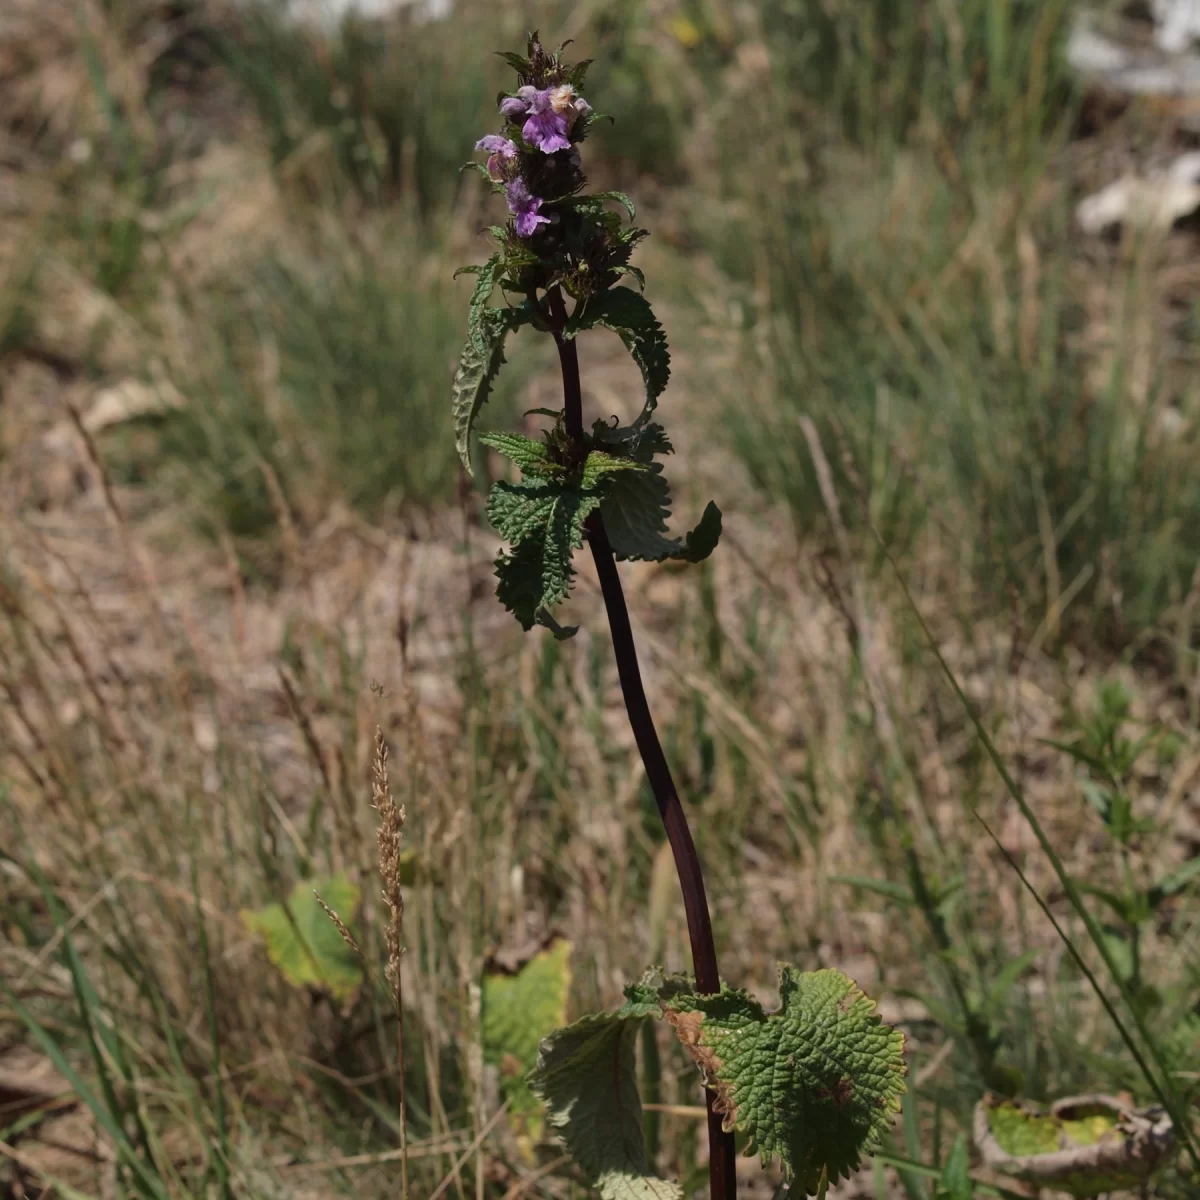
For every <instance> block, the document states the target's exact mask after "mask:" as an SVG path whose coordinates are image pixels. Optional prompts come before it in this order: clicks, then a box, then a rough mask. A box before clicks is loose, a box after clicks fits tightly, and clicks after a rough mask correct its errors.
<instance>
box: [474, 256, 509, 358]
mask: <svg viewBox="0 0 1200 1200" xmlns="http://www.w3.org/2000/svg"><path fill="white" fill-rule="evenodd" d="M499 270H500V252H499V251H497V252H496V253H495V254H493V255H492V256H491V258H489V259H488V260H487V262H485V263H483V264H481V266H480V267H479V270H478V272H477V275H478V278H477V279H476V280H475V290H474V291H473V292H472V293H471V306H470V308H469V309H468V310H467V333H468V335H469V336H470V337H473V338H474V339H475V342H476V344H477V345H478V346H479V347H480V349H483V348H485V342H484V332H483V314H484V312H485V311H486V307H487V302H488V300H490V299H491V296H492V292H494V291H495V290H496V275H497V274H498V273H499ZM499 311H501V312H502V311H503V309H501V310H499Z"/></svg>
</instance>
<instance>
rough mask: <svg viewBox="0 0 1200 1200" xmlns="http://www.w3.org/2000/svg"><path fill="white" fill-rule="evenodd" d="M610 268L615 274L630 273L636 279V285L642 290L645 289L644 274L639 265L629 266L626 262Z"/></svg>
mask: <svg viewBox="0 0 1200 1200" xmlns="http://www.w3.org/2000/svg"><path fill="white" fill-rule="evenodd" d="M612 270H613V273H614V274H616V275H632V276H633V277H634V279H636V280H637V281H638V287H639V288H641V290H642V291H643V292H644V291H645V290H646V276H645V275H643V274H642V269H641V267H631V266H629V265H628V264H626V265H625V266H621V267H613V268H612Z"/></svg>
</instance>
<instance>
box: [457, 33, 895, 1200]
mask: <svg viewBox="0 0 1200 1200" xmlns="http://www.w3.org/2000/svg"><path fill="white" fill-rule="evenodd" d="M563 49H564V47H560V48H559V49H558V50H557V51H555V52H554V53H553V54H550V53H547V51H546V50H545V49H544V48H543V46H542V45H541V42H540V41H539V39H538V36H537V34H536V33H535V34H532V35H530V38H529V43H528V46H527V51H526V54H525V55H524V56H521V55H516V54H506V55H504V56H503V57H504V58H505V59H506V60H507V61H508V63H509V64H510V65H511V66H512V67H513V68H514V69H515V70H516V72H517V88H516V90H515V91H513V92H511V93H504V94H502V95H501V96H500V98H499V100H498V106H499V113H500V116H501V117H502V118H503V120H504V128H503V130H502V131H501V132H499V133H491V134H488V135H486V136H484V137H482V138H480V140H479V141H478V143H477V144H476V149H477V150H480V151H484V152H486V154H487V155H488V158H487V162H486V164H480V163H478V162H475V163H472V164H469V165H470V166H472V167H474V168H475V169H476V170H477V171H479V173H480V174H481V175H482V176H483V177H484V179H486V180H487V181H488V183H489V185H490V186H491V187H492V189H493V190H494V191H495V192H496V193H497V194H502V195H503V196H504V198H505V201H506V202H507V205H508V211H509V214H510V219H509V220H508V222H507V224H505V225H502V226H500V225H498V226H492V228H491V234H492V236H493V238H494V240H495V243H496V248H495V250H494V251H493V253H492V254H491V255H490V257H489V258H488V260H487V261H486V262H485V263H483V264H481V265H478V266H472V267H464V268H462V271H466V272H473V273H474V274H475V275H476V276H477V280H476V285H475V290H474V293H473V295H472V297H471V305H470V316H469V320H468V331H467V341H466V344H465V346H464V347H463V351H462V356H461V358H460V360H459V366H458V373H457V375H456V377H455V382H454V422H455V432H456V441H457V446H458V451H459V454H460V456H461V457H462V461H463V464H464V466H465V467H466V469H467V470H468V471H470V469H471V453H470V451H471V435H472V432H473V430H474V425H475V421H476V418H477V417H478V415H479V412H480V410H481V408H482V407H483V405H484V403H485V402H486V401H487V397H488V392H489V390H490V387H491V384H492V381H493V380H494V379H495V377H496V374H497V372H498V371H499V370H500V367H501V366H502V365H503V363H504V343H505V339H506V337H507V335H508V334H509V333H512V332H514V331H515V330H517V329H520V328H521V327H523V326H525V325H530V326H532V327H533V328H535V329H538V330H542V331H545V332H549V333H550V334H552V335H553V337H554V340H555V344H556V346H557V348H558V355H559V363H560V366H561V368H562V378H563V407H562V408H561V409H560V410H538V411H539V413H541V415H544V416H548V417H551V418H553V425H552V426H551V428H549V429H547V430H546V431H545V433H544V434H543V435H542V437H541V438H530V437H525V436H523V435H519V434H513V433H490V434H484V435H483V436H482V437H481V438H480V441H481V442H483V443H484V444H485V445H487V446H490V447H491V448H492V449H494V450H496V451H498V452H499V453H500V454H502V455H504V456H505V457H507V458H508V459H510V460H511V461H512V462H513V463H514V464H515V465H516V466H517V467H518V468H519V470H520V472H521V476H522V477H521V480H520V481H519V482H517V483H511V482H507V481H501V482H498V483H496V484H495V485H494V486H493V488H492V491H491V495H490V496H489V499H488V508H487V511H488V517H489V519H490V520H491V522H492V524H493V525H494V526H495V527H496V529H497V531H498V532H499V533H500V535H501V536H502V537H503V538H504V539H505V540H506V541H507V542H508V543H509V548H508V549H507V550H504V551H502V552H501V553H500V555H499V557H498V558H497V560H496V576H497V589H496V590H497V595H498V596H499V598H500V600H501V601H502V602H503V603H504V605H505V606H506V607H507V608H508V609H509V610H510V611H511V612H512V613H513V615H514V616H515V617H516V618H517V620H518V621H519V622H520V623H521V625H522V627H523V628H525V629H527V630H528V629H531V628H533V626H534V625H543V626H546V627H547V628H549V629H550V630H551V631H552V632H553V633H554V635H555V636H556V637H560V638H566V637H570V636H571V635H572V634H573V633H574V632H575V628H573V627H564V626H562V625H560V624H559V622H558V621H557V620H556V619H555V617H554V615H553V611H552V610H553V609H554V608H555V607H556V606H557V605H558V604H559V603H560V602H561V601H563V600H564V599H566V597H567V595H568V593H569V592H570V589H571V584H572V580H573V577H574V566H573V557H574V552H575V551H576V550H577V549H581V548H582V546H583V543H584V541H585V539H586V541H587V544H588V548H589V550H590V551H591V555H592V560H593V562H594V563H595V567H596V573H597V576H598V578H599V581H600V589H601V592H602V593H603V596H604V602H605V608H606V611H607V615H608V622H609V628H610V632H611V634H612V640H613V649H614V652H615V656H616V660H617V670H618V675H619V677H620V681H621V688H622V693H623V696H624V699H625V706H626V710H627V712H628V715H629V720H630V724H631V726H632V728H633V733H634V738H635V740H636V742H637V745H638V750H639V751H640V753H641V755H642V760H643V763H644V764H645V768H646V776H647V779H648V780H649V782H650V785H651V787H652V789H653V791H654V796H655V800H656V801H657V804H658V809H659V813H660V814H661V816H662V819H663V823H664V826H665V828H666V834H667V840H668V841H669V843H670V845H671V849H672V852H673V854H674V858H675V867H676V871H677V873H678V876H679V882H680V888H681V891H682V893H683V900H684V908H685V911H686V914H687V923H688V934H689V939H690V942H691V951H692V962H693V967H694V971H695V978H694V979H691V978H687V977H683V976H668V975H664V974H663V972H662V971H661V970H658V969H652V970H651V971H649V972H647V974H646V975H645V976H644V977H643V979H642V981H641V982H640V983H639V984H637V985H636V986H634V987H630V988H628V989H627V990H626V997H627V1003H626V1004H625V1005H624V1006H623V1007H622V1008H621V1009H619V1010H618V1011H617V1012H614V1013H606V1014H600V1015H595V1016H588V1017H584V1018H583V1019H582V1020H580V1021H577V1022H576V1023H575V1024H573V1025H570V1026H568V1027H567V1028H565V1029H561V1030H559V1031H558V1032H557V1033H555V1034H552V1035H551V1036H550V1037H549V1038H547V1039H545V1041H544V1042H543V1043H542V1046H541V1053H540V1055H539V1058H538V1063H537V1066H536V1068H535V1069H534V1071H533V1073H532V1075H531V1076H530V1080H529V1086H530V1088H531V1089H532V1091H533V1092H534V1093H535V1094H537V1095H538V1096H540V1097H541V1098H542V1100H543V1101H544V1102H545V1105H546V1109H547V1119H548V1121H549V1123H550V1125H551V1126H552V1127H553V1128H554V1129H555V1130H556V1131H557V1132H558V1133H559V1135H560V1136H561V1137H562V1139H563V1141H564V1142H565V1143H566V1146H567V1149H568V1150H569V1151H570V1153H571V1155H572V1157H573V1158H574V1160H575V1162H576V1164H577V1165H578V1166H579V1167H580V1169H582V1170H583V1171H584V1173H585V1174H586V1175H587V1176H588V1178H589V1179H590V1180H591V1181H592V1182H593V1183H594V1184H595V1185H596V1187H597V1188H598V1190H599V1192H600V1195H601V1196H602V1197H605V1198H607V1200H617V1198H621V1200H682V1195H683V1193H682V1191H681V1189H680V1188H679V1187H678V1186H677V1185H676V1184H674V1183H670V1182H667V1181H665V1180H662V1179H659V1178H658V1177H657V1176H656V1175H655V1173H654V1164H653V1163H649V1162H647V1155H646V1149H645V1145H644V1142H643V1139H642V1131H641V1108H640V1101H639V1100H638V1094H637V1077H636V1072H635V1063H634V1046H635V1044H636V1041H637V1032H638V1028H639V1027H640V1026H642V1025H643V1024H644V1023H645V1022H646V1021H647V1020H650V1019H653V1018H659V1019H663V1020H665V1021H666V1022H667V1023H668V1024H669V1025H670V1026H671V1027H672V1028H673V1029H674V1030H675V1032H676V1033H677V1034H678V1036H679V1038H680V1041H681V1042H682V1044H683V1045H684V1047H685V1048H686V1049H687V1051H688V1052H689V1053H690V1054H691V1056H692V1057H693V1058H694V1060H695V1061H696V1064H697V1065H698V1067H699V1068H700V1073H701V1077H702V1079H703V1083H704V1086H705V1094H706V1103H707V1111H708V1134H709V1180H710V1195H711V1198H712V1200H734V1196H735V1192H736V1176H735V1171H734V1159H735V1154H734V1140H733V1133H734V1131H735V1130H736V1131H740V1132H743V1133H745V1134H747V1135H749V1137H750V1139H751V1141H752V1142H753V1143H754V1144H756V1145H757V1147H758V1149H759V1151H760V1152H761V1153H762V1155H763V1157H764V1158H769V1157H771V1156H778V1157H779V1159H780V1160H781V1161H782V1163H783V1166H784V1169H785V1172H786V1173H788V1174H789V1175H790V1176H792V1177H794V1179H795V1180H796V1186H797V1187H798V1188H800V1189H801V1190H803V1191H805V1192H811V1191H816V1190H820V1189H822V1188H823V1187H824V1186H825V1185H826V1183H827V1182H828V1181H829V1180H831V1179H832V1180H836V1179H838V1178H839V1177H840V1176H841V1175H844V1174H846V1173H848V1172H849V1171H850V1170H851V1169H852V1168H853V1167H854V1166H855V1165H857V1163H858V1160H859V1157H860V1155H861V1153H862V1152H863V1151H864V1150H869V1149H871V1148H872V1147H873V1146H874V1145H875V1144H876V1142H877V1140H878V1138H879V1136H880V1134H881V1132H882V1130H883V1129H884V1128H885V1127H886V1125H887V1123H888V1121H889V1120H890V1118H891V1115H892V1114H893V1113H894V1112H895V1111H896V1109H897V1108H898V1106H899V1096H900V1094H901V1092H902V1091H903V1090H904V1083H903V1076H904V1061H903V1055H902V1047H903V1036H902V1035H901V1034H899V1033H897V1032H896V1031H895V1030H893V1029H890V1028H889V1027H888V1026H886V1025H883V1024H882V1023H881V1022H880V1020H879V1017H878V1016H877V1015H876V1014H875V1012H874V1004H873V1003H872V1002H871V1001H870V1000H868V999H867V998H866V997H865V996H864V995H863V994H862V992H861V991H859V990H858V988H857V987H855V985H854V984H853V983H852V982H851V981H850V980H849V979H847V978H846V977H845V976H844V975H842V974H841V973H840V972H837V971H816V972H810V973H804V972H800V971H798V970H796V969H795V968H794V967H791V966H788V965H786V964H785V965H783V966H781V967H780V976H779V978H780V997H781V1001H782V1003H781V1007H780V1008H779V1010H778V1011H775V1012H770V1013H768V1012H766V1011H765V1010H764V1009H763V1007H762V1006H761V1005H760V1004H759V1003H758V1001H756V1000H755V999H754V998H753V997H751V996H750V995H749V994H748V993H746V992H742V991H737V990H734V989H731V988H729V987H727V986H726V985H724V984H723V983H722V982H721V979H720V976H719V974H718V970H717V955H716V948H715V943H714V938H713V929H712V922H711V919H710V916H709V911H708V902H707V898H706V895H705V888H704V880H703V876H702V874H701V870H700V860H699V856H698V855H697V853H696V847H695V844H694V843H693V841H692V836H691V832H690V830H689V828H688V823H687V817H686V814H685V812H684V809H683V805H682V802H681V801H680V798H679V794H678V792H677V791H676V788H675V784H674V781H673V779H672V777H671V771H670V767H669V765H668V763H667V759H666V756H665V754H664V753H663V749H662V744H661V742H660V741H659V738H658V734H657V732H656V730H655V727H654V722H653V720H652V718H651V715H650V708H649V704H648V703H647V700H646V694H645V689H644V687H643V685H642V679H641V672H640V669H639V666H638V659H637V651H636V647H635V645H634V641H633V633H632V629H631V627H630V621H629V613H628V610H627V608H626V606H625V598H624V594H623V591H622V588H621V579H620V575H619V573H618V570H617V565H616V564H617V561H618V560H650V561H661V560H663V559H667V558H675V559H684V560H686V561H690V562H697V561H699V560H701V559H703V558H705V557H707V556H708V555H709V554H711V553H712V551H713V550H714V549H715V548H716V545H717V541H718V539H719V537H720V533H721V513H720V510H719V509H718V508H717V506H716V505H715V504H711V503H710V504H709V505H708V507H707V508H706V509H705V511H704V515H703V517H702V518H701V520H700V523H699V524H698V525H697V526H696V528H695V529H693V530H692V531H691V532H690V533H688V534H687V535H686V536H685V537H683V538H671V537H668V536H667V532H666V530H667V523H666V519H667V516H668V514H669V509H670V489H669V487H668V485H667V481H666V479H665V477H664V475H663V473H662V464H661V463H660V462H658V461H657V459H658V458H659V457H661V456H663V455H666V454H669V453H671V443H670V441H669V439H668V438H667V435H666V431H665V430H664V429H663V427H662V425H661V424H659V423H658V422H657V421H656V420H654V414H655V410H656V408H657V406H658V399H659V396H660V395H661V394H662V392H663V389H664V388H665V387H666V385H667V381H668V378H669V377H670V356H669V354H668V351H667V340H666V335H665V334H664V333H663V329H662V326H661V325H660V324H659V322H658V320H657V319H656V318H655V316H654V313H653V310H652V309H651V308H650V305H649V303H648V302H647V300H646V298H645V296H644V295H642V292H641V290H640V289H644V287H645V280H644V278H643V276H642V273H641V271H640V270H639V269H638V268H637V267H635V266H632V265H631V264H630V258H631V256H632V253H633V250H634V247H635V246H636V245H637V244H638V243H639V242H640V241H641V240H642V239H643V238H644V237H646V231H645V230H644V229H639V228H637V227H636V226H634V225H633V224H632V221H633V219H634V216H635V213H634V208H633V204H632V202H631V201H630V200H629V198H628V197H627V196H625V195H624V194H622V193H620V192H593V193H590V194H588V193H585V191H584V188H585V186H586V182H587V181H586V179H585V177H584V174H583V170H582V159H581V155H580V151H579V144H580V143H581V142H582V141H583V140H584V139H585V138H586V137H587V135H588V133H589V131H590V130H591V128H592V126H593V125H594V124H595V122H596V120H597V119H598V118H597V114H596V113H594V112H593V111H592V108H591V106H590V105H589V104H588V102H587V101H586V100H585V99H584V98H583V96H582V95H581V94H580V93H581V90H582V88H583V83H584V78H585V76H586V73H587V66H588V64H587V63H586V62H583V63H579V64H577V65H574V66H571V65H568V64H567V63H566V62H564V61H563V58H562V51H563ZM614 203H615V204H619V205H621V206H622V207H623V208H624V209H625V211H626V213H627V214H628V218H629V222H630V223H629V224H626V223H625V221H624V220H623V218H622V217H621V215H620V214H618V213H615V212H613V211H611V210H610V207H609V206H610V205H611V204H614ZM625 276H629V277H630V278H631V279H632V280H633V281H634V282H635V283H636V284H637V286H638V288H639V290H637V291H635V290H634V289H633V288H630V287H622V286H618V285H619V284H620V283H621V281H622V279H623V277H625ZM497 287H499V288H500V289H501V290H502V292H503V293H504V294H505V297H506V300H507V299H508V297H509V295H512V296H514V297H519V298H520V299H519V300H516V302H508V303H505V304H504V305H501V306H493V305H491V304H490V300H491V297H492V295H493V293H494V292H495V290H496V288H497ZM564 293H565V294H566V296H567V297H570V298H571V299H572V300H573V301H574V305H573V309H572V311H571V312H570V313H569V314H568V312H567V307H566V300H565V299H564ZM597 327H602V328H605V329H609V330H611V331H612V332H614V333H616V334H617V336H618V337H620V339H621V341H622V342H623V343H624V344H625V346H626V348H627V349H628V350H629V353H630V354H631V355H632V357H633V359H634V361H635V362H636V363H637V365H638V367H639V368H640V370H641V374H642V380H643V383H644V384H645V398H644V400H643V402H642V405H641V410H640V412H639V413H638V414H637V416H636V417H635V418H634V419H633V420H632V421H631V422H630V423H629V424H628V425H621V424H620V422H619V421H618V420H616V419H615V418H614V419H613V421H612V422H606V421H597V422H595V424H593V426H592V428H591V430H590V431H587V430H585V428H584V424H583V405H582V391H581V387H580V380H579V360H578V355H577V351H576V344H575V342H576V338H577V337H578V336H579V334H581V333H583V332H584V331H585V330H589V329H594V328H597Z"/></svg>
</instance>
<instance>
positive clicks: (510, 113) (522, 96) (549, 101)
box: [500, 84, 574, 154]
mask: <svg viewBox="0 0 1200 1200" xmlns="http://www.w3.org/2000/svg"><path fill="white" fill-rule="evenodd" d="M564 90H565V91H566V92H568V93H570V91H571V89H570V87H569V86H568V87H566V88H565V89H564V88H542V89H540V90H539V89H538V88H535V87H531V86H530V85H529V84H526V85H525V86H524V87H521V88H518V89H517V94H516V95H515V96H509V97H508V99H506V100H504V101H502V102H501V105H500V112H501V113H502V114H503V115H504V116H506V117H508V118H509V120H514V121H515V120H517V119H519V118H520V117H525V118H526V121H525V124H524V125H523V126H522V128H521V136H522V137H523V138H524V139H525V140H526V141H527V142H528V143H529V144H530V145H531V146H534V147H536V148H537V149H538V150H540V151H541V152H542V153H543V154H553V153H554V152H555V151H556V150H569V149H570V148H571V143H570V141H569V139H568V138H567V130H568V129H569V128H570V121H571V119H572V117H569V116H568V115H567V112H566V110H565V108H564V109H562V110H561V111H560V109H559V108H556V107H555V103H554V97H555V95H556V94H557V93H559V92H563V91H564ZM573 112H574V110H572V113H573Z"/></svg>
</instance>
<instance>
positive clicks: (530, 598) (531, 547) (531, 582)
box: [496, 530, 546, 633]
mask: <svg viewBox="0 0 1200 1200" xmlns="http://www.w3.org/2000/svg"><path fill="white" fill-rule="evenodd" d="M545 544H546V533H545V530H538V531H537V532H536V533H532V534H530V535H529V536H528V537H527V538H526V539H525V540H524V541H523V542H522V543H521V544H520V545H519V546H516V547H514V548H513V549H512V550H511V551H504V552H501V554H500V555H499V557H498V558H497V559H496V598H497V599H498V600H499V601H500V603H501V604H503V605H504V607H505V608H507V609H508V611H509V612H510V613H512V615H513V616H514V617H516V618H517V620H518V621H519V622H520V625H521V628H522V629H524V630H525V632H526V633H528V632H529V631H530V630H531V629H532V628H533V627H534V625H535V624H536V623H537V618H538V609H539V608H540V607H541V603H542V554H543V550H544V548H545Z"/></svg>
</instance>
